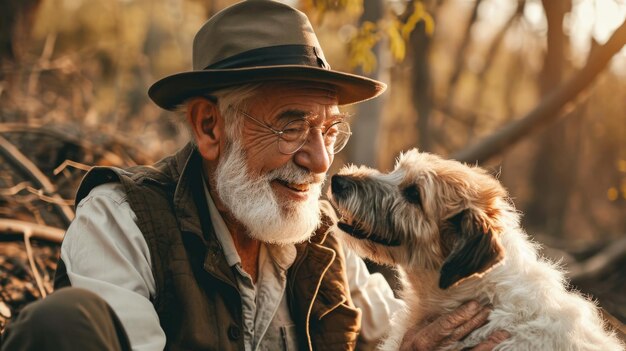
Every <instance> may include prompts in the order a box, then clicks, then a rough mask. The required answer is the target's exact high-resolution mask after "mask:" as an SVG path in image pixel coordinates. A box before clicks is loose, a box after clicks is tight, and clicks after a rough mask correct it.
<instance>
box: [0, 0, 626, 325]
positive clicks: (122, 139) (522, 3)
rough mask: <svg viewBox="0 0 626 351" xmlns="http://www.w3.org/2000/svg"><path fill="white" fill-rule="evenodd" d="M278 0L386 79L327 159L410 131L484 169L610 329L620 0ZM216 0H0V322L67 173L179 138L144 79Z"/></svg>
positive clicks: (354, 159) (66, 208)
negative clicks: (602, 314)
mask: <svg viewBox="0 0 626 351" xmlns="http://www.w3.org/2000/svg"><path fill="white" fill-rule="evenodd" d="M285 2H287V3H289V4H291V5H293V6H296V7H298V8H300V9H301V10H303V11H304V12H306V13H307V14H308V15H309V17H310V18H311V20H312V22H313V25H314V27H315V29H316V31H317V34H318V36H319V39H320V42H321V44H322V47H323V48H324V50H325V55H326V58H327V59H328V61H329V62H330V64H331V66H332V67H333V69H338V70H343V71H349V72H356V73H359V74H364V75H367V76H370V77H372V78H375V79H378V80H382V81H384V82H386V83H387V84H388V85H389V89H388V91H387V93H385V94H384V95H383V97H381V98H378V99H376V100H373V101H369V102H367V103H363V104H360V105H356V106H347V107H346V108H345V110H347V111H348V112H351V113H353V114H354V115H355V117H354V118H353V119H352V121H353V125H352V127H353V133H354V134H353V138H352V139H351V142H350V143H349V144H348V147H347V148H346V150H345V151H343V152H342V153H341V154H340V155H338V158H337V159H336V161H335V163H334V165H333V169H332V171H331V174H332V173H334V172H336V171H337V169H338V168H339V167H341V166H342V165H343V164H346V163H355V164H365V165H368V166H372V167H376V168H379V169H381V170H383V171H388V170H390V169H392V168H393V164H394V160H395V158H396V157H397V156H398V154H399V153H400V152H401V151H403V150H407V149H410V148H414V147H417V148H419V149H420V150H422V151H429V152H435V153H438V154H441V155H443V156H446V157H451V158H455V159H458V160H461V161H464V162H468V163H472V164H479V165H480V166H482V167H485V168H487V169H489V170H490V171H491V172H492V173H493V174H494V175H496V176H497V177H498V178H499V179H500V181H501V182H502V183H503V184H504V186H505V187H506V188H507V189H508V191H509V192H510V195H511V197H512V199H513V201H514V202H515V204H516V206H517V208H518V209H519V210H520V211H521V212H522V213H523V226H524V227H525V228H526V229H527V231H528V232H529V233H530V234H531V236H533V237H534V238H535V240H537V241H538V242H540V243H542V244H544V254H545V255H546V256H548V257H551V258H553V259H557V260H560V261H561V262H562V265H563V266H564V267H565V268H566V269H567V270H568V274H569V278H570V279H571V280H572V282H573V288H576V289H580V290H582V291H583V292H584V293H585V294H588V295H589V296H590V298H594V299H597V300H598V302H599V304H600V305H601V306H602V307H603V308H604V309H605V310H606V311H608V313H607V315H606V317H607V318H608V319H610V320H612V321H613V323H614V325H615V326H617V327H618V328H622V333H623V332H624V331H626V329H624V327H623V324H621V323H620V320H621V322H622V323H623V322H626V271H625V270H626V268H625V267H626V49H624V44H625V43H626V22H625V21H626V0H423V1H416V0H300V1H297V0H293V1H285ZM232 3H234V1H226V0H214V1H211V0H203V1H200V0H160V1H153V0H21V1H15V0H0V284H1V286H2V289H0V329H1V328H2V327H3V325H4V323H5V321H6V319H7V318H8V317H10V316H11V315H14V314H15V313H17V312H18V311H19V309H20V308H21V307H22V306H23V305H24V304H26V303H28V302H30V301H33V300H35V299H37V298H40V297H41V296H45V295H46V294H47V293H49V292H51V290H52V288H51V272H52V271H53V269H54V267H55V260H54V258H55V256H56V254H57V251H58V243H59V242H60V240H61V238H62V235H63V230H64V228H65V227H66V226H67V225H68V223H69V221H70V220H71V218H73V207H72V205H73V201H72V199H73V196H74V192H75V191H76V187H77V185H78V183H79V181H80V179H81V177H82V176H83V175H84V173H85V171H86V170H88V169H89V167H90V166H93V165H114V166H120V167H124V166H130V165H135V164H144V163H151V162H154V161H156V160H158V159H159V158H161V157H163V156H166V155H168V154H170V153H173V152H175V151H176V150H177V149H178V148H179V147H181V146H182V145H184V144H185V143H186V141H187V140H188V138H189V136H188V135H187V134H186V131H185V129H184V127H182V125H181V124H180V121H179V120H178V118H177V116H176V115H174V114H172V113H169V112H166V111H163V110H160V109H159V108H157V107H156V106H155V105H154V104H153V103H152V102H151V101H150V100H149V98H148V97H147V94H146V91H147V88H148V87H149V86H150V85H151V84H152V83H153V82H154V81H156V80H157V79H159V78H161V77H164V76H166V75H169V74H172V73H176V72H180V71H185V70H189V69H190V67H191V43H192V40H193V36H194V34H195V32H196V31H197V29H198V28H199V27H200V26H201V24H202V23H203V22H204V21H205V20H206V19H207V18H209V17H210V16H211V15H213V14H214V13H216V12H217V11H219V10H220V9H222V8H224V7H225V6H228V5H230V4H232ZM373 269H376V270H381V271H382V272H383V273H384V274H385V275H386V276H387V277H388V278H389V279H390V281H391V282H392V284H395V283H394V277H393V272H390V271H389V270H388V269H385V268H381V267H373ZM622 335H623V334H622Z"/></svg>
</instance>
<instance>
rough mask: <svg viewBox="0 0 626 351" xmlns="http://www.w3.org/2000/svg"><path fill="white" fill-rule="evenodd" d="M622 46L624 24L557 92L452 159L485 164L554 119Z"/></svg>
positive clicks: (625, 32)
mask: <svg viewBox="0 0 626 351" xmlns="http://www.w3.org/2000/svg"><path fill="white" fill-rule="evenodd" d="M624 44H626V21H624V22H623V23H622V25H621V26H619V28H617V29H616V30H615V32H614V33H613V35H612V36H611V38H609V40H608V41H607V42H606V43H605V44H604V45H601V46H596V47H595V48H594V49H592V50H591V52H590V54H589V59H588V60H587V64H586V65H585V67H583V68H582V69H581V70H579V71H578V73H576V74H575V75H574V76H573V77H572V78H570V79H569V80H568V81H567V82H565V83H564V84H563V85H561V86H560V87H559V88H558V89H556V90H554V91H552V93H550V94H549V95H548V96H547V97H546V98H545V99H543V100H542V101H541V102H540V103H539V105H537V106H536V107H535V108H534V109H533V110H532V111H530V112H529V113H528V114H527V115H526V116H524V117H522V118H520V119H517V120H515V121H513V122H510V123H508V124H507V125H505V126H504V127H503V128H502V129H500V130H499V131H497V132H495V133H493V134H491V135H490V136H488V137H486V138H485V139H483V140H482V141H480V142H478V143H477V144H474V145H472V146H469V147H466V148H465V149H463V150H461V151H459V152H457V153H456V154H454V155H452V158H454V159H456V160H459V161H462V162H467V163H476V162H478V163H482V162H485V161H487V160H489V159H490V158H492V157H494V156H496V155H499V154H501V153H502V152H503V151H504V150H506V149H508V148H510V147H511V146H513V145H514V144H516V143H517V142H519V141H520V140H521V139H523V138H524V137H526V136H527V135H529V134H531V132H533V131H534V130H536V129H538V128H540V127H542V126H544V125H546V124H548V123H549V122H552V121H553V120H555V119H557V118H558V117H559V115H560V114H559V112H560V110H561V109H562V108H563V106H565V105H566V104H567V103H568V102H570V101H574V100H575V99H576V97H577V96H578V95H579V94H580V93H581V92H582V91H583V90H585V89H586V88H587V87H588V86H589V85H590V84H591V82H592V81H593V80H594V79H595V78H596V76H597V75H598V74H599V73H600V72H601V71H602V70H603V69H604V68H605V67H606V66H607V64H608V63H609V61H610V60H611V58H612V57H613V56H614V55H615V54H616V53H617V52H618V51H620V50H621V48H622V47H623V46H624Z"/></svg>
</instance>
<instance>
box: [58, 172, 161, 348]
mask: <svg viewBox="0 0 626 351" xmlns="http://www.w3.org/2000/svg"><path fill="white" fill-rule="evenodd" d="M135 220H136V216H135V214H134V212H133V211H132V209H131V208H130V206H129V204H128V202H127V201H126V195H125V194H124V192H123V190H122V186H121V185H120V184H115V183H111V184H105V185H101V186H98V187H96V188H94V189H93V190H92V191H91V192H90V193H89V195H88V196H87V197H86V198H85V199H83V200H82V201H81V203H80V204H79V205H78V206H77V209H76V218H75V219H74V221H73V222H72V223H71V224H70V227H69V228H68V230H67V232H66V234H65V238H64V240H63V244H62V246H61V259H62V260H63V263H64V264H65V268H66V270H67V275H68V277H69V281H70V282H71V285H72V286H74V287H80V288H84V289H87V290H91V291H93V292H95V293H96V294H98V295H99V296H100V297H102V298H103V299H104V300H105V301H106V302H107V303H108V304H109V305H110V306H111V307H112V308H113V310H114V311H115V313H116V314H117V316H118V317H119V318H120V320H121V321H122V324H123V325H124V328H125V329H126V332H127V334H128V336H129V338H130V341H131V344H132V347H133V350H159V351H160V350H163V348H164V347H165V334H164V332H163V330H162V329H161V326H160V324H159V318H158V316H157V314H156V311H155V309H154V306H153V305H152V302H151V301H150V297H151V296H154V293H155V282H154V277H153V276H152V270H151V263H150V262H151V261H150V252H149V250H148V246H147V244H146V241H145V239H144V238H143V235H142V233H141V231H140V230H139V228H138V227H137V225H136V223H135Z"/></svg>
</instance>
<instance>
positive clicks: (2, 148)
mask: <svg viewBox="0 0 626 351" xmlns="http://www.w3.org/2000/svg"><path fill="white" fill-rule="evenodd" d="M0 152H2V153H3V154H4V155H5V156H6V158H7V159H9V160H10V161H12V162H13V163H14V164H15V165H16V166H18V167H19V169H20V171H22V172H24V173H25V174H26V175H27V176H28V177H29V178H30V179H29V180H30V181H32V182H33V183H36V185H37V186H39V187H41V188H43V190H44V191H46V192H47V193H49V194H53V195H52V196H51V197H52V199H54V200H57V201H59V202H54V205H55V206H56V208H57V209H58V212H59V213H60V215H61V217H62V218H63V220H64V222H65V224H66V225H69V223H70V222H71V221H72V219H74V211H73V210H72V208H71V207H70V206H69V205H67V204H64V203H63V201H65V200H64V199H62V198H61V197H60V196H59V195H56V188H55V186H54V185H53V184H52V182H50V179H48V177H46V175H45V174H43V173H42V172H41V170H39V168H38V167H37V166H36V165H35V164H34V163H33V162H32V161H31V160H29V159H28V157H26V156H25V155H24V154H22V153H21V152H20V151H19V150H18V149H17V147H15V145H13V144H12V143H11V142H9V141H8V140H7V139H5V138H4V137H2V136H0Z"/></svg>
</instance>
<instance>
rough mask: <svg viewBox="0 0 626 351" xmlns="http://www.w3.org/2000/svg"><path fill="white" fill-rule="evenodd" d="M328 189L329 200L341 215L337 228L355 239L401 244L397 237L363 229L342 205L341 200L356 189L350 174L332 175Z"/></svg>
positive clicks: (392, 244)
mask: <svg viewBox="0 0 626 351" xmlns="http://www.w3.org/2000/svg"><path fill="white" fill-rule="evenodd" d="M330 190H331V193H332V199H331V200H332V201H333V203H334V204H335V206H337V207H338V210H339V213H340V214H341V217H342V218H341V219H340V221H339V222H338V223H337V227H339V229H341V230H342V231H344V232H346V233H348V234H350V235H351V236H353V237H355V238H357V239H367V240H369V241H372V242H375V243H377V244H381V245H385V246H398V245H400V244H401V243H400V240H399V239H397V238H390V237H383V236H380V235H377V234H375V233H372V232H369V231H365V230H363V229H362V227H363V225H362V224H361V223H360V222H359V221H358V219H357V218H355V216H354V213H349V212H352V211H347V209H346V208H345V207H343V206H342V204H341V202H342V200H345V199H346V198H347V197H349V196H351V195H353V193H354V192H356V191H358V186H357V183H356V181H355V180H354V179H352V178H351V177H350V176H342V175H334V176H333V177H332V178H331V184H330Z"/></svg>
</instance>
